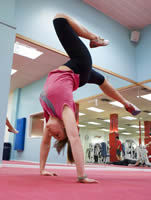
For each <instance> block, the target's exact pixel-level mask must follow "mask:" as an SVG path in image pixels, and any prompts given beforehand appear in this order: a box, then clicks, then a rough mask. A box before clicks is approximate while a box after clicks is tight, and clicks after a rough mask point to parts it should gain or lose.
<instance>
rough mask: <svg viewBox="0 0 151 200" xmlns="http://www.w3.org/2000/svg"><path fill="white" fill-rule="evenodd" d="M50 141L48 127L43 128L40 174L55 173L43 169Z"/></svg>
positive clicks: (49, 174) (51, 174)
mask: <svg viewBox="0 0 151 200" xmlns="http://www.w3.org/2000/svg"><path fill="white" fill-rule="evenodd" d="M50 143H51V135H50V133H49V131H48V128H46V127H45V128H44V134H43V138H42V142H41V146H40V174H41V175H45V176H53V175H57V174H55V173H50V172H47V171H45V165H46V160H47V157H48V153H49V150H50Z"/></svg>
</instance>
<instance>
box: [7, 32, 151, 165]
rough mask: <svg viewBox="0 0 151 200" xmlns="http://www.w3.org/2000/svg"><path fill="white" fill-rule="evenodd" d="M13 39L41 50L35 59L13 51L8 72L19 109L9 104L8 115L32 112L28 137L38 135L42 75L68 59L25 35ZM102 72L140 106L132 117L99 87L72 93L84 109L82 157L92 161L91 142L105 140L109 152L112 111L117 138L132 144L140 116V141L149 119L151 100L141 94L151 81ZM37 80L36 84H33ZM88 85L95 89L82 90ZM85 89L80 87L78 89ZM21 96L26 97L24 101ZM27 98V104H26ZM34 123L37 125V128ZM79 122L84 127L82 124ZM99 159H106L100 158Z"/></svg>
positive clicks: (21, 114) (147, 90)
mask: <svg viewBox="0 0 151 200" xmlns="http://www.w3.org/2000/svg"><path fill="white" fill-rule="evenodd" d="M16 42H17V43H20V44H22V45H23V46H24V47H29V48H33V49H36V50H37V51H39V52H41V55H40V56H39V57H37V58H36V59H33V58H28V57H25V56H23V55H19V54H14V59H13V67H12V68H13V69H14V70H17V71H16V73H14V74H13V75H12V76H11V88H10V91H11V92H13V93H15V92H16V90H17V88H21V90H20V96H19V98H20V103H19V105H18V108H16V110H17V109H18V110H17V111H14V112H13V113H12V112H11V108H10V107H9V108H8V112H9V113H10V114H9V115H10V116H11V115H14V116H18V117H21V116H25V117H27V118H29V116H31V115H32V116H33V126H32V133H33V135H32V136H33V137H30V139H31V140H32V139H34V138H35V137H36V138H38V137H39V136H41V135H42V134H43V133H42V129H43V127H44V122H43V120H42V117H41V115H40V116H38V117H37V116H35V115H34V114H35V113H40V112H41V111H42V108H41V106H40V103H39V100H38V98H39V94H40V92H41V90H42V87H43V83H44V81H45V78H46V76H47V74H48V73H49V72H50V71H51V70H53V69H55V68H57V67H58V66H59V65H62V63H65V62H66V61H67V60H68V57H67V56H66V54H64V53H62V52H60V51H57V50H55V49H50V47H47V46H45V45H42V44H40V43H37V42H35V41H32V40H30V39H27V38H24V37H23V36H20V35H17V37H16ZM18 48H19V47H18ZM96 70H99V71H100V72H101V67H99V69H98V68H97V69H96ZM101 73H102V74H103V75H104V76H105V77H106V78H107V79H108V80H109V82H110V83H111V84H112V85H113V87H115V88H117V89H118V90H120V93H121V94H122V95H123V96H124V97H125V98H127V99H128V100H129V101H131V102H132V103H134V104H136V106H138V107H139V108H140V109H141V110H142V113H141V114H140V115H139V116H138V117H136V118H133V119H132V118H131V120H129V119H125V118H123V117H132V116H131V115H130V114H129V113H128V112H126V111H125V109H123V108H121V107H117V106H113V105H112V104H110V103H111V102H112V100H111V99H110V98H109V97H107V96H106V95H104V94H103V93H102V92H101V90H100V89H99V88H97V89H96V90H95V91H96V92H94V93H92V96H89V97H85V94H84V92H82V93H81V97H79V96H78V98H76V97H75V101H76V102H77V103H79V111H80V113H83V115H82V114H81V115H80V116H79V124H80V125H79V126H80V137H81V141H82V144H83V147H84V152H85V158H86V161H88V162H91V156H90V157H88V153H89V154H90V152H91V150H92V145H94V144H97V143H102V145H105V144H104V143H106V147H107V148H106V149H107V152H108V153H109V129H110V123H109V119H110V114H111V113H117V114H118V128H119V135H120V139H121V140H122V142H125V143H128V144H127V145H128V146H129V145H130V146H131V147H133V148H134V147H135V146H136V145H138V139H139V133H138V131H139V129H138V125H139V120H140V121H141V125H142V141H143V137H144V133H143V131H144V129H143V125H144V124H143V123H144V121H151V119H150V118H151V101H148V100H146V99H144V98H142V97H141V96H143V95H147V94H150V93H151V91H150V88H151V81H150V82H149V81H147V82H143V83H141V84H139V83H138V84H134V83H135V82H134V81H131V80H129V79H128V78H126V77H121V76H119V75H118V74H115V73H112V72H108V71H104V70H103V71H102V72H101ZM36 84H37V85H38V86H36ZM84 87H85V86H84ZM96 87H97V86H96ZM91 88H92V90H93V89H94V87H93V86H92V87H86V88H85V89H84V90H85V91H87V92H90V93H91V91H90V89H91ZM84 90H83V89H82V88H81V91H84ZM25 95H26V96H25ZM24 97H25V99H26V101H24ZM77 99H78V100H77ZM79 99H80V100H79ZM27 102H28V106H27V104H26V103H27ZM16 103H17V100H16ZM25 105H26V110H23V109H22V108H23V107H25ZM90 107H97V108H99V109H102V110H103V111H102V112H100V113H97V112H94V111H91V110H88V109H87V108H90ZM16 113H17V114H16ZM14 118H15V117H14ZM39 122H40V123H39ZM92 122H93V123H92ZM37 124H38V127H39V129H37ZM81 125H82V126H83V127H81ZM132 125H133V126H134V125H135V126H137V128H135V127H132ZM39 130H40V131H39ZM11 137H13V136H11ZM28 139H29V138H28ZM39 139H40V137H39ZM12 140H13V139H12ZM25 142H28V141H25ZM31 143H32V141H31ZM88 149H89V150H90V151H89V150H88ZM97 149H98V146H97V145H96V148H95V150H96V152H97ZM37 150H38V151H39V145H37V147H36V148H35V151H37ZM25 151H26V150H25ZM33 153H34V152H33ZM88 159H89V160H88ZM108 159H109V158H108ZM93 162H94V159H93ZM100 162H106V161H104V160H103V159H102V160H101V161H100Z"/></svg>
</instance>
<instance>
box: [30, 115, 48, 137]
mask: <svg viewBox="0 0 151 200" xmlns="http://www.w3.org/2000/svg"><path fill="white" fill-rule="evenodd" d="M29 126H30V127H29V130H30V131H29V137H30V138H38V137H42V135H43V129H44V126H45V120H44V115H43V112H42V113H37V114H33V115H30V125H29Z"/></svg>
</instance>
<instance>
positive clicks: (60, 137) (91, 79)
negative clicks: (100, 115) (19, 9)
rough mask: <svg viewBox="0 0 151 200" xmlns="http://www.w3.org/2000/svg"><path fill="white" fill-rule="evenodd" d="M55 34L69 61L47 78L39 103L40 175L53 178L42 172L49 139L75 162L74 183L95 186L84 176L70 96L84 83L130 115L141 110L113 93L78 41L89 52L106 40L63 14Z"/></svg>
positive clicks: (72, 103) (56, 19)
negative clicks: (85, 41)
mask: <svg viewBox="0 0 151 200" xmlns="http://www.w3.org/2000/svg"><path fill="white" fill-rule="evenodd" d="M53 24H54V28H55V31H56V34H57V36H58V38H59V40H60V42H61V44H62V46H63V47H64V49H65V51H66V52H67V54H68V56H69V57H70V60H69V61H67V62H66V63H65V64H63V65H62V66H60V67H59V68H58V69H56V70H53V71H51V72H50V73H49V74H48V77H47V79H46V82H45V84H44V91H43V92H42V93H41V95H40V102H41V105H42V107H43V110H44V117H45V119H46V126H45V128H44V133H43V138H42V142H41V147H40V174H41V175H44V176H45V175H46V176H47V175H48V176H55V175H57V174H56V173H54V172H48V171H46V170H45V164H46V160H47V157H48V153H49V150H50V144H51V138H52V137H54V138H55V139H56V142H55V147H56V150H57V151H58V153H60V151H61V150H62V149H63V148H64V147H65V145H66V143H67V144H68V150H67V154H68V161H69V162H71V163H72V162H75V165H76V170H77V180H78V182H81V183H97V181H96V180H94V179H90V178H88V177H87V176H86V175H85V170H84V153H83V148H82V144H81V141H80V137H79V133H78V127H77V123H76V118H75V103H74V100H73V94H72V92H73V91H75V90H76V89H77V88H78V87H81V86H83V85H85V84H86V83H92V84H97V85H98V86H99V87H100V89H101V90H102V91H103V92H104V93H105V94H107V95H108V96H110V97H111V98H113V99H115V100H117V101H119V102H120V103H122V104H123V105H124V107H125V109H126V110H127V111H128V112H130V113H131V114H132V115H137V114H139V113H140V110H139V109H138V108H137V107H136V106H134V105H133V104H132V103H130V102H129V101H127V100H126V99H125V98H124V97H122V96H121V94H120V93H119V92H118V91H117V90H116V89H114V88H113V87H112V86H111V85H110V83H109V82H108V81H107V80H106V79H105V78H104V76H103V75H101V74H100V73H98V72H96V71H95V70H93V69H92V60H91V55H90V53H89V51H88V49H87V47H86V46H85V45H84V44H83V42H82V41H81V40H80V39H79V37H82V38H85V39H88V40H89V41H90V48H94V47H99V46H107V45H108V44H109V41H108V40H104V39H103V38H101V37H99V36H97V35H95V34H93V33H91V32H89V31H88V30H87V29H86V28H84V27H83V26H81V25H80V24H79V23H78V22H77V21H75V20H73V19H72V18H71V17H69V16H67V15H64V14H57V15H56V16H55V17H54V20H53Z"/></svg>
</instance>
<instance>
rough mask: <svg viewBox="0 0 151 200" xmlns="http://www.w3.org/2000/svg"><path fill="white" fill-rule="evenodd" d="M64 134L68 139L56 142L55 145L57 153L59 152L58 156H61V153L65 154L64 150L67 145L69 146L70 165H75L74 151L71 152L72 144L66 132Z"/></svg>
mask: <svg viewBox="0 0 151 200" xmlns="http://www.w3.org/2000/svg"><path fill="white" fill-rule="evenodd" d="M64 132H65V135H66V138H65V139H64V140H60V141H58V140H56V142H55V143H54V147H55V148H56V151H57V152H58V154H60V153H61V151H63V153H64V149H65V146H66V144H67V145H68V147H67V158H68V161H69V162H70V163H73V162H74V158H73V154H72V150H71V144H70V141H69V140H68V137H67V134H66V131H64Z"/></svg>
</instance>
